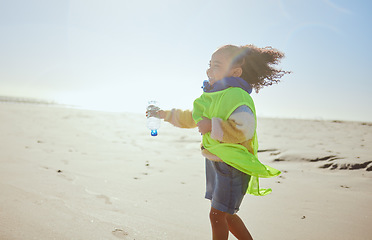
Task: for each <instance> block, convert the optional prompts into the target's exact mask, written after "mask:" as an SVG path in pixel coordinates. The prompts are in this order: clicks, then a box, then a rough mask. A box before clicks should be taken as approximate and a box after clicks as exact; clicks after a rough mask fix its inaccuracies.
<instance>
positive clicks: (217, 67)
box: [207, 50, 241, 85]
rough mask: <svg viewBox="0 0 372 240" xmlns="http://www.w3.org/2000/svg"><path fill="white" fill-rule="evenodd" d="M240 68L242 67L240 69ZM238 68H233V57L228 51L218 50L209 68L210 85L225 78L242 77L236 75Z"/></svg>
mask: <svg viewBox="0 0 372 240" xmlns="http://www.w3.org/2000/svg"><path fill="white" fill-rule="evenodd" d="M239 68H240V67H239ZM236 69H237V67H235V68H234V67H232V66H231V57H230V56H229V54H227V53H226V51H220V50H217V51H216V52H214V53H213V55H212V58H211V61H210V62H209V68H208V69H207V76H208V78H209V83H210V85H213V84H214V83H215V82H217V81H219V80H221V79H223V78H225V77H240V75H241V74H239V76H237V74H236Z"/></svg>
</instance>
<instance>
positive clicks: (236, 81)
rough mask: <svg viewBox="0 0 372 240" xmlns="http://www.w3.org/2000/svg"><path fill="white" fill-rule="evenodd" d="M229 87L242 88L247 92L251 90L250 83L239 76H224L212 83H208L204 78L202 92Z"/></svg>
mask: <svg viewBox="0 0 372 240" xmlns="http://www.w3.org/2000/svg"><path fill="white" fill-rule="evenodd" d="M229 87H239V88H241V89H243V90H244V91H246V92H247V93H248V94H250V93H251V92H252V87H251V85H250V84H249V83H247V82H246V81H244V80H243V79H242V78H239V77H226V78H224V79H221V80H219V81H217V82H215V83H214V84H213V85H210V84H209V81H208V80H205V81H204V82H203V87H202V88H203V91H204V92H207V93H209V92H218V91H222V90H225V89H227V88H229Z"/></svg>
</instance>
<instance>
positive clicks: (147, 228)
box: [0, 102, 372, 240]
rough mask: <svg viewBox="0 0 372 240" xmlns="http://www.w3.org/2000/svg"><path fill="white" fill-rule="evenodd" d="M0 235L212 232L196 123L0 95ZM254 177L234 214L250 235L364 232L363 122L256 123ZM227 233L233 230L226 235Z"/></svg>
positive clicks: (370, 136)
mask: <svg viewBox="0 0 372 240" xmlns="http://www.w3.org/2000/svg"><path fill="white" fill-rule="evenodd" d="M0 121H1V124H0V133H1V135H0V149H1V151H0V193H1V195H0V239H1V240H20V239H28V240H29V239H37V240H51V239H56V240H62V239H68V240H71V239H76V240H86V239H126V240H134V239H136V240H150V239H151V240H154V239H159V240H167V239H169V240H190V239H201V240H203V239H206V240H207V239H211V231H210V225H209V219H208V214H209V209H210V203H209V201H208V200H206V199H204V190H205V174H204V159H203V157H202V156H201V155H200V151H199V146H200V139H201V136H200V134H199V133H198V131H197V129H187V130H186V129H178V128H175V127H173V126H171V125H170V124H168V123H163V124H162V127H161V129H160V130H159V135H158V136H157V137H151V136H150V132H149V130H148V129H147V128H146V127H145V121H146V119H145V117H144V115H140V114H132V113H107V112H97V111H88V110H80V109H72V108H65V107H61V106H52V105H42V104H39V105H37V104H25V103H22V104H20V103H11V102H3V103H0ZM258 121H259V122H258V130H257V132H258V137H259V144H260V147H259V151H260V152H259V156H260V160H261V162H263V163H265V164H267V165H270V166H272V167H275V168H277V169H279V170H281V171H282V174H281V175H280V176H279V177H276V178H271V179H262V180H261V186H263V187H270V188H272V190H273V192H272V193H271V194H270V195H268V196H265V197H254V196H250V195H247V196H246V197H245V199H244V201H243V203H242V206H241V210H240V212H239V215H240V216H241V217H242V218H243V219H244V221H245V223H246V224H247V227H248V228H249V230H250V231H251V233H252V235H253V238H254V239H255V240H266V239H279V240H281V239H283V240H296V239H305V240H312V239H314V240H315V239H326V240H333V239H335V240H336V239H337V240H350V239H357V240H368V239H371V236H372V228H371V225H372V206H371V205H372V123H368V122H347V121H323V120H296V119H269V118H261V119H259V120H258ZM229 239H235V238H234V237H233V236H232V235H231V236H230V238H229Z"/></svg>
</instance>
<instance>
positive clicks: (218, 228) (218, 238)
mask: <svg viewBox="0 0 372 240" xmlns="http://www.w3.org/2000/svg"><path fill="white" fill-rule="evenodd" d="M227 215H228V213H225V212H221V211H219V210H217V209H215V208H213V207H212V208H211V211H210V212H209V219H210V221H211V226H212V236H213V240H227V238H228V237H229V225H228V224H227V218H226V216H227Z"/></svg>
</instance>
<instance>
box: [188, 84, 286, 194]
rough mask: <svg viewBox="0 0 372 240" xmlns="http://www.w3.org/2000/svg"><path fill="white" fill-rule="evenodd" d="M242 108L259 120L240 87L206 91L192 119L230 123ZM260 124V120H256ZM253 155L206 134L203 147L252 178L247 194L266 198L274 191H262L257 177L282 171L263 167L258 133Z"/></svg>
mask: <svg viewBox="0 0 372 240" xmlns="http://www.w3.org/2000/svg"><path fill="white" fill-rule="evenodd" d="M242 105H247V106H248V107H249V108H250V109H251V110H252V112H253V114H254V116H255V119H256V110H255V107H254V103H253V100H252V98H251V96H250V95H249V94H248V93H247V92H246V91H244V90H243V89H241V88H238V87H230V88H227V89H225V90H222V91H218V92H209V93H207V92H204V93H203V94H202V95H201V96H200V97H199V98H197V99H196V100H195V101H194V107H193V113H192V117H193V119H194V121H195V122H196V123H198V122H199V121H200V120H202V119H203V117H206V118H209V119H212V118H220V119H222V120H225V121H226V120H227V119H228V118H229V117H230V115H231V114H232V113H233V112H234V111H235V110H236V109H237V108H238V107H239V106H242ZM256 121H257V119H256ZM251 143H252V149H253V151H254V154H252V153H250V152H249V151H248V149H247V148H246V147H244V146H243V145H240V144H234V143H224V142H219V141H217V140H215V139H212V138H211V135H210V133H206V134H204V135H203V147H204V148H205V149H207V150H208V151H209V152H211V153H212V154H214V155H216V156H217V157H219V158H220V159H221V160H222V161H224V162H225V163H227V164H229V165H230V166H232V167H234V168H236V169H238V170H240V171H242V172H244V173H246V174H249V175H251V179H250V181H249V185H248V190H247V193H249V194H252V195H256V196H263V195H267V194H269V193H270V192H271V189H260V188H259V181H258V178H270V177H275V176H278V175H279V174H280V171H279V170H277V169H274V168H272V167H269V166H266V165H264V164H262V163H261V162H260V161H259V160H258V158H257V150H258V141H257V134H256V131H255V133H254V136H253V139H252V141H251Z"/></svg>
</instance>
